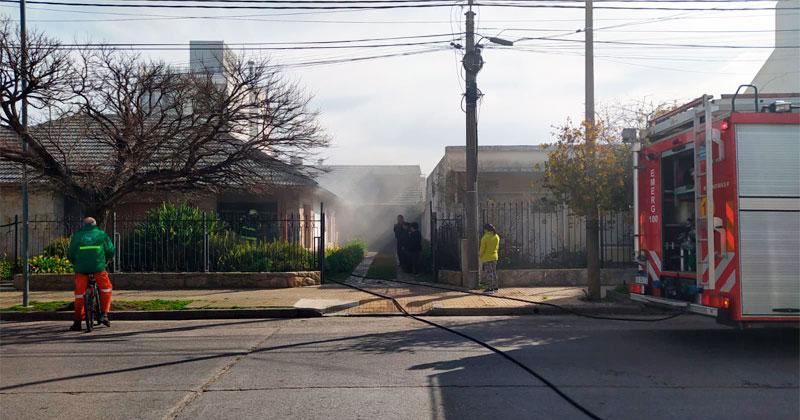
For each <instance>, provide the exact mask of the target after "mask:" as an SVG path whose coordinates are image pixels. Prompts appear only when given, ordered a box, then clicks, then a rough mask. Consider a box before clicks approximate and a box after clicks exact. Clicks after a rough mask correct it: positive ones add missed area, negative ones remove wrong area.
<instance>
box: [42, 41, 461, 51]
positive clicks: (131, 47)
mask: <svg viewBox="0 0 800 420" xmlns="http://www.w3.org/2000/svg"><path fill="white" fill-rule="evenodd" d="M444 42H447V41H444V40H442V41H420V42H398V43H388V44H366V45H301V46H267V47H265V46H243V47H236V48H235V49H236V50H239V51H270V50H325V49H353V48H383V47H409V46H415V45H433V44H443V43H444ZM159 45H160V44H82V45H78V44H73V45H71V46H56V48H57V49H63V50H72V49H76V50H77V49H81V50H89V51H91V50H109V49H110V50H120V51H188V50H199V51H205V50H217V49H218V48H217V47H198V46H194V47H190V46H189V45H187V44H163V45H173V46H159ZM178 45H180V46H178ZM229 45H237V44H229ZM50 47H52V45H49V46H42V48H50ZM29 48H36V47H35V46H31V47H29Z"/></svg>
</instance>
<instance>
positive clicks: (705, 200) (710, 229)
mask: <svg viewBox="0 0 800 420" xmlns="http://www.w3.org/2000/svg"><path fill="white" fill-rule="evenodd" d="M711 99H712V96H711V95H703V97H702V100H703V105H702V107H696V108H695V109H694V118H693V122H692V130H693V132H692V134H693V136H694V141H695V145H697V144H698V142H697V140H698V139H699V138H700V136H701V133H702V137H703V138H704V143H703V144H702V145H701V146H700V147H695V156H694V168H695V177H694V182H695V185H694V187H695V188H694V191H695V201H694V203H695V215H696V217H697V224H696V228H697V230H698V235H696V237H697V242H698V247H697V256H698V257H700V256H701V255H702V253H701V252H700V247H699V245H700V243H701V242H704V243H705V244H706V256H705V257H704V258H698V264H697V278H698V280H700V283H701V284H702V285H703V287H704V288H706V289H711V290H713V289H714V287H715V283H716V263H715V259H714V256H715V249H716V247H715V244H714V235H715V231H716V230H720V232H719V233H721V234H720V238H722V240H723V241H724V240H725V239H724V238H725V235H724V234H722V233H723V232H722V231H721V228H722V226H721V221H719V222H720V223H718V219H715V218H714V163H715V162H719V161H721V160H722V159H724V158H725V149H724V147H723V144H722V141H721V137H720V132H719V131H718V130H715V129H714V128H713V121H714V112H713V111H714V109H713V107H714V105H712V102H711ZM701 118H702V121H701ZM714 143H717V150H718V153H717V156H716V158H715V156H714ZM702 162H705V168H704V167H703V165H701V163H702ZM703 169H704V170H703ZM702 177H705V185H702V184H703V183H702V182H701V178H702ZM700 232H705V237H703V236H702V235H700V234H699V233H700ZM722 246H723V248H722V249H724V247H725V244H722ZM705 273H708V276H707V277H705V276H704V274H705Z"/></svg>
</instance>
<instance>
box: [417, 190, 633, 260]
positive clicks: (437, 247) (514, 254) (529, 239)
mask: <svg viewBox="0 0 800 420" xmlns="http://www.w3.org/2000/svg"><path fill="white" fill-rule="evenodd" d="M432 220H435V217H432ZM450 220H458V224H457V226H458V228H457V229H456V228H453V227H451V226H449V225H448V223H449V221H450ZM631 220H632V219H631V214H630V212H615V213H604V214H602V215H601V217H600V221H599V222H600V234H599V240H600V263H601V266H602V267H625V266H630V265H632V262H633V226H632V222H631ZM480 222H481V226H483V224H485V223H491V224H492V225H494V226H495V228H496V229H497V232H498V233H499V234H500V238H501V242H500V251H499V254H500V255H499V261H498V266H499V267H500V268H585V267H586V221H585V219H584V218H582V217H578V216H575V215H573V214H571V213H570V212H569V210H568V209H566V208H563V207H549V208H548V207H543V206H540V205H537V204H535V203H530V202H506V203H482V204H481V208H480ZM434 225H435V226H436V228H435V229H433V226H434ZM432 232H434V233H435V234H432V242H433V244H432V247H433V249H434V252H435V253H436V258H435V261H436V262H437V264H436V265H437V268H440V269H454V270H457V269H460V259H457V260H455V261H456V264H449V263H446V262H445V261H447V262H450V261H453V259H452V258H449V257H445V255H448V256H449V255H460V245H459V241H458V240H453V238H452V236H453V235H458V238H463V237H465V236H464V232H463V227H462V226H461V218H460V217H455V218H451V219H442V220H441V221H439V220H437V221H436V223H432ZM440 260H443V261H441V262H440Z"/></svg>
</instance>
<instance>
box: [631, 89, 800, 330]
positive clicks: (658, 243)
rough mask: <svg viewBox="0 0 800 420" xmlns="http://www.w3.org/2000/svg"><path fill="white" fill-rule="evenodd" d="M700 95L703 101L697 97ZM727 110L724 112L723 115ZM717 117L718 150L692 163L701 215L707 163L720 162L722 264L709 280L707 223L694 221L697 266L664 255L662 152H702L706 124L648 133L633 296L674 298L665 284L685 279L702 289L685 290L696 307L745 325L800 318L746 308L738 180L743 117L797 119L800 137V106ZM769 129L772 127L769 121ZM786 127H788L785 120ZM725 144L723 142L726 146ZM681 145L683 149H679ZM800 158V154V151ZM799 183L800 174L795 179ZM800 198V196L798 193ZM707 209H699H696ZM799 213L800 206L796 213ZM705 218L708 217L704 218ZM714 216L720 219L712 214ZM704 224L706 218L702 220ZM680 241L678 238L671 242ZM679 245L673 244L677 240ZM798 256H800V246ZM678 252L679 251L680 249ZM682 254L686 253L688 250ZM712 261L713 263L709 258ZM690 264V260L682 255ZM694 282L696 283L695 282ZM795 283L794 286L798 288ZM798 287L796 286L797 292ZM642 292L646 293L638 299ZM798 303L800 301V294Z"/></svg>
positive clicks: (717, 210) (716, 173)
mask: <svg viewBox="0 0 800 420" xmlns="http://www.w3.org/2000/svg"><path fill="white" fill-rule="evenodd" d="M695 102H696V101H695ZM720 114H721V115H720ZM720 114H718V115H715V116H714V118H713V128H714V129H715V130H718V132H719V141H718V142H715V143H714V144H713V147H712V149H713V153H710V152H708V151H706V152H705V158H702V157H700V158H698V157H695V160H694V162H695V166H694V167H693V168H692V171H693V172H692V177H693V178H694V182H695V186H696V187H695V188H700V194H699V195H698V196H696V197H695V198H694V201H695V202H697V204H698V205H696V207H695V208H696V209H697V208H699V209H703V210H699V211H697V212H696V213H695V217H696V219H695V220H697V218H702V213H703V212H704V211H705V210H704V209H705V206H706V205H707V202H704V200H705V199H704V198H702V197H701V196H703V195H705V194H706V193H707V191H706V179H705V173H706V168H705V165H706V164H707V162H709V161H712V162H714V163H713V165H714V166H713V185H714V187H713V215H714V218H715V220H716V223H715V226H716V225H720V221H721V226H719V228H718V229H715V238H714V241H713V242H714V244H715V247H714V248H715V249H714V252H713V254H714V256H715V257H714V265H715V267H716V270H715V271H716V275H715V281H714V282H709V278H708V270H707V269H704V268H703V267H704V264H703V262H704V261H707V256H708V247H707V246H706V244H707V243H708V241H707V234H706V229H705V228H704V227H701V224H700V223H697V225H696V226H695V227H694V229H695V232H696V251H695V252H696V267H697V268H696V269H695V270H694V271H691V270H676V269H674V267H673V269H667V268H666V267H665V264H664V261H665V257H666V255H665V254H666V252H667V251H665V249H666V248H665V247H666V245H665V240H666V239H665V238H664V237H663V235H664V232H665V226H664V223H667V221H665V218H664V211H663V207H664V203H663V202H662V201H663V200H662V198H663V197H664V190H663V189H664V187H663V186H664V185H665V183H664V180H662V175H663V168H662V156H664V155H665V154H668V153H679V152H680V151H681V150H686V151H688V150H692V153H693V154H694V153H696V152H697V151H698V150H700V154H699V155H698V156H702V155H703V152H702V151H704V150H705V144H706V141H705V135H703V132H702V131H700V130H693V129H688V130H684V131H682V132H677V133H675V134H674V135H668V136H665V137H663V138H660V139H658V140H657V141H652V142H650V141H647V140H646V141H644V144H643V145H642V148H641V150H640V152H639V155H638V170H637V176H638V189H637V191H635V194H636V197H635V199H636V200H637V202H638V215H637V220H636V223H638V225H639V231H638V232H639V236H638V238H637V241H638V245H639V247H638V248H639V256H638V261H639V264H640V270H639V273H640V274H639V276H637V280H636V282H634V283H633V284H631V287H630V289H631V292H632V294H631V296H632V298H635V299H636V298H641V297H648V298H649V299H648V300H649V301H651V302H656V303H670V302H671V301H675V299H668V298H666V297H665V296H663V295H662V294H663V292H664V285H665V284H667V283H671V284H684V285H688V286H686V288H687V290H689V291H690V292H694V290H696V294H694V295H690V296H693V297H689V298H686V297H684V299H683V302H675V303H676V304H677V303H682V304H685V305H686V307H689V308H690V309H695V310H694V312H698V313H703V314H706V315H712V316H716V317H717V319H718V320H719V321H720V322H726V323H734V324H738V325H744V324H747V323H752V322H787V321H788V322H797V321H800V313H798V312H794V310H793V308H792V309H784V310H785V311H787V312H781V313H772V314H759V315H753V314H745V312H744V311H743V295H742V278H741V276H742V267H741V261H740V252H739V250H740V249H741V244H740V230H741V226H740V224H741V222H742V217H740V208H739V205H740V199H741V198H742V197H740V194H739V185H738V170H739V168H738V167H737V165H740V163H737V162H739V161H740V160H741V159H744V158H745V156H742V157H739V156H737V152H738V151H737V150H736V146H737V141H736V138H737V137H736V136H737V127H739V126H741V125H744V124H750V125H752V124H757V125H759V126H760V127H761V126H764V127H770V126H777V125H790V126H794V127H797V129H798V131H797V133H798V138H797V141H798V142H800V113H797V112H782V113H770V112H744V113H742V112H731V113H727V114H725V113H720ZM767 129H769V128H767ZM784 129H785V128H784ZM720 148H721V149H722V150H721V149H720ZM676 150H677V151H678V152H676ZM798 160H799V161H800V157H798ZM795 181H796V182H798V183H800V180H795ZM798 200H800V197H798ZM697 213H700V214H697ZM797 215H798V216H797V217H800V213H797ZM703 220H705V219H703ZM712 223H714V222H712ZM703 224H704V223H703ZM795 234H796V235H798V236H800V232H795ZM672 246H673V247H674V244H673V245H672ZM673 249H674V248H673ZM796 252H797V253H798V255H797V258H800V250H796ZM673 259H674V255H673ZM681 259H682V260H683V257H681ZM706 265H707V264H706ZM681 268H683V262H681ZM796 275H797V280H796V281H797V282H798V283H800V273H797V274H796ZM692 284H694V285H695V287H696V289H692V288H691V287H692V286H691V285H692ZM793 290H794V289H793ZM792 293H794V291H793V292H792ZM636 300H642V299H636ZM795 306H796V307H800V302H798V304H797V305H795Z"/></svg>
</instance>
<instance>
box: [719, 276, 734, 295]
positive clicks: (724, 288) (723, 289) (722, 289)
mask: <svg viewBox="0 0 800 420" xmlns="http://www.w3.org/2000/svg"><path fill="white" fill-rule="evenodd" d="M734 284H736V270H733V271H731V275H730V276H729V277H728V280H726V281H725V284H723V285H722V287H720V288H719V291H720V292H725V293H727V292H730V291H731V289H733V285H734Z"/></svg>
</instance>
